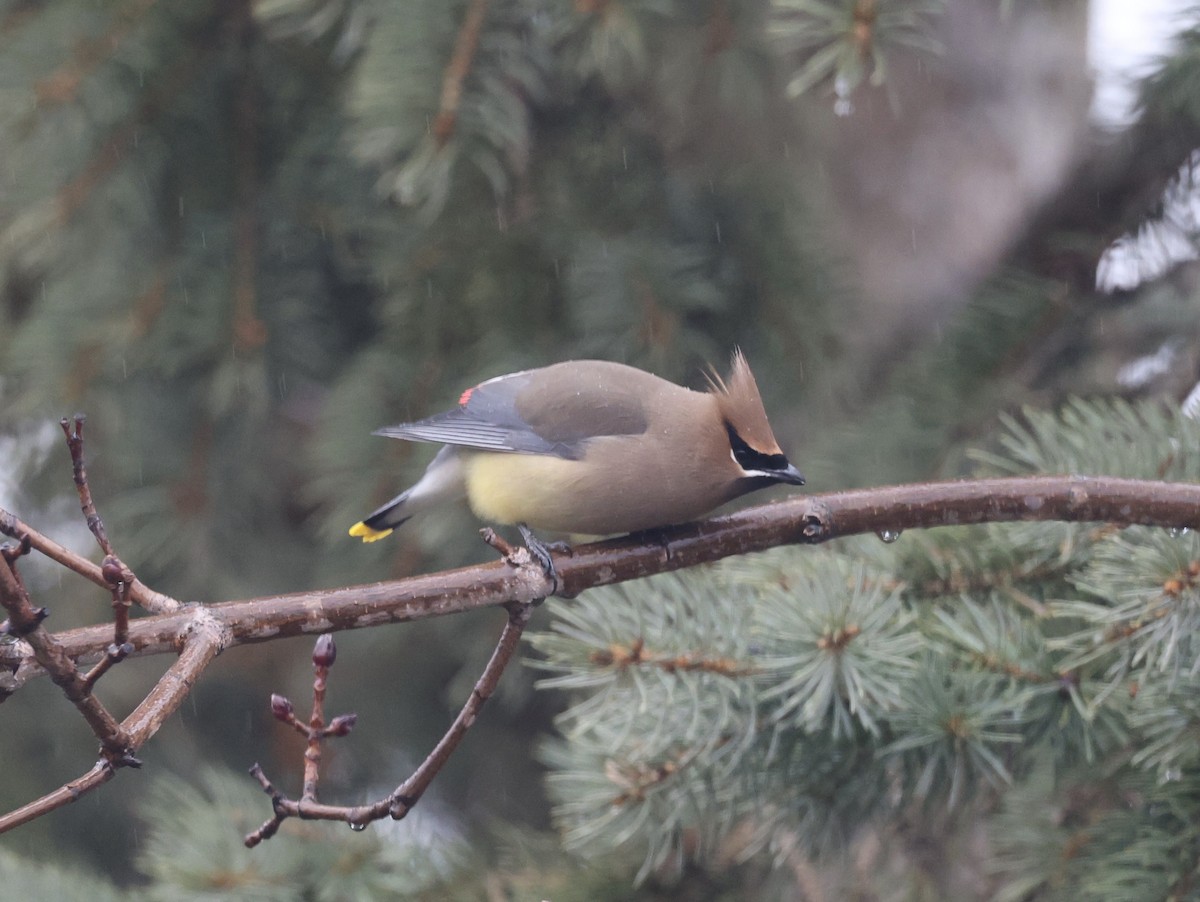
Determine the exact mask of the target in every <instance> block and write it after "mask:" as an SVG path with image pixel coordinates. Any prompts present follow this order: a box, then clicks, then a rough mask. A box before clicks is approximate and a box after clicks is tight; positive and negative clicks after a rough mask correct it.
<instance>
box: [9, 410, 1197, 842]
mask: <svg viewBox="0 0 1200 902" xmlns="http://www.w3.org/2000/svg"><path fill="white" fill-rule="evenodd" d="M68 438H70V434H69V433H68ZM79 469H80V470H81V468H79ZM83 481H84V483H86V479H84V480H83ZM80 497H81V502H83V507H84V511H85V514H88V515H89V520H90V519H91V517H90V514H89V513H88V504H87V503H86V501H85V497H84V493H83V492H82V491H81V496H80ZM89 497H90V495H89ZM93 507H94V505H93ZM1016 520H1065V521H1078V522H1084V521H1091V522H1097V521H1098V522H1107V523H1112V524H1115V525H1117V526H1125V525H1131V524H1140V525H1145V526H1158V527H1164V528H1180V527H1189V528H1193V529H1200V484H1193V483H1178V484H1175V483H1165V482H1158V481H1145V480H1132V479H1113V478H1107V477H1082V476H1039V477H1029V478H1009V479H983V480H975V481H959V482H941V483H924V484H918V485H905V486H892V487H885V488H878V489H860V490H857V491H853V492H841V493H834V494H829V495H817V496H810V497H796V498H792V499H789V500H787V501H782V502H778V503H775V504H767V505H762V506H759V507H753V508H747V509H745V510H742V511H739V512H737V513H734V514H729V515H727V516H723V517H716V518H713V519H711V520H706V521H703V522H699V523H692V524H684V525H681V526H675V527H670V528H667V529H662V530H656V531H653V532H650V533H644V534H640V535H634V536H626V537H624V538H620V539H613V540H609V541H606V542H599V543H595V544H591V545H585V546H582V547H579V548H576V549H574V551H573V552H572V553H571V554H569V555H565V556H561V557H559V558H558V560H557V561H556V566H557V571H558V584H559V593H558V594H560V595H563V596H565V597H573V596H575V595H577V594H578V593H580V592H582V591H583V590H585V589H588V588H591V587H594V586H601V585H609V584H612V583H617V582H624V581H627V580H632V579H638V578H641V577H644V576H649V575H652V574H655V573H665V572H668V571H672V570H679V569H683V568H685V567H692V566H695V565H697V564H701V563H705V562H709V561H715V560H719V559H721V558H724V557H729V556H731V555H736V554H745V553H748V552H752V551H762V550H766V549H768V548H773V547H776V546H780V545H788V544H806V545H816V544H820V543H822V542H826V541H829V540H830V539H835V538H841V537H845V536H851V535H857V534H862V533H870V532H875V533H878V534H880V535H881V536H885V537H887V538H889V539H890V538H891V537H893V536H895V535H898V534H899V533H900V532H901V531H902V530H906V529H917V528H928V527H933V526H953V525H966V524H973V523H986V522H1008V521H1016ZM0 531H2V532H5V533H7V534H9V535H12V536H14V537H16V538H18V540H19V541H20V545H19V546H17V547H15V548H14V547H12V546H9V547H7V548H6V549H5V553H4V554H3V555H2V556H0V602H2V603H3V605H4V607H5V608H6V609H7V611H8V614H9V621H8V626H9V629H10V631H12V632H13V633H15V634H16V635H17V637H18V641H17V642H12V643H5V644H3V645H0V676H4V677H5V683H4V685H3V686H0V688H2V689H3V691H4V693H6V694H11V692H13V691H15V689H16V688H19V687H20V685H22V684H23V682H24V681H25V680H26V679H28V678H29V677H31V676H33V675H36V674H38V673H49V674H50V675H51V676H52V678H53V679H54V681H55V682H56V683H58V684H59V685H60V686H62V687H63V688H64V690H65V692H66V694H67V695H68V697H69V698H71V699H72V700H73V701H75V702H76V704H77V706H78V707H79V708H80V710H81V712H82V713H84V716H85V717H86V718H87V719H88V722H89V723H90V724H92V726H93V729H94V730H95V731H96V732H97V735H98V736H100V737H101V741H102V744H103V748H104V757H103V758H102V759H101V760H100V761H99V762H98V763H97V764H96V765H95V766H94V767H93V768H92V769H91V770H89V771H88V772H87V773H86V774H84V775H83V776H82V777H81V778H80V779H78V780H76V781H73V782H72V783H69V784H67V785H65V786H63V787H60V788H59V789H57V790H55V791H53V792H51V793H49V794H48V795H46V796H44V797H43V798H41V799H39V800H37V801H36V802H33V803H31V804H29V805H26V806H24V807H23V808H21V809H18V810H17V811H14V812H11V813H10V814H8V815H6V816H3V817H0V832H3V831H5V830H8V829H11V828H12V827H15V826H18V825H20V824H22V823H25V822H27V821H29V820H31V819H33V818H35V817H38V816H40V815H41V814H45V813H47V812H49V811H52V810H54V809H56V808H58V807H61V806H63V805H65V804H67V803H69V802H71V801H74V800H75V799H76V798H78V797H79V795H80V794H82V793H84V792H86V791H88V790H90V789H94V788H95V787H97V786H99V785H101V784H102V783H104V782H106V781H107V780H109V779H111V777H112V776H113V773H114V772H115V767H117V766H121V765H123V764H133V763H135V762H136V759H135V758H133V754H134V752H136V751H137V749H138V748H139V747H140V746H141V745H142V744H143V743H144V742H145V741H146V740H147V739H149V738H150V736H152V735H153V734H154V733H155V732H156V731H157V730H158V728H159V727H160V726H161V725H162V723H163V722H164V721H165V719H166V718H167V717H168V716H169V715H170V714H171V713H172V712H174V711H175V709H176V708H177V707H178V706H179V704H180V703H181V702H182V701H183V699H184V698H186V697H187V695H188V693H189V692H190V691H191V688H192V686H193V684H194V683H195V681H196V680H197V679H198V678H199V676H200V674H201V673H203V671H204V669H205V668H206V667H207V666H208V664H209V663H210V662H211V661H212V659H213V658H214V657H215V656H216V655H217V654H218V653H219V652H220V651H221V650H222V649H224V648H226V647H229V646H230V645H241V644H249V643H255V642H264V641H268V640H271V639H275V638H282V637H285V636H293V635H299V634H306V633H324V632H329V631H334V630H342V629H357V628H362V627H368V626H376V625H380V624H384V623H399V622H405V621H410V620H417V619H422V618H425V617H433V616H439V615H443V614H452V613H459V612H463V611H468V610H472V609H475V608H480V607H486V606H492V605H504V606H506V607H507V608H508V610H509V614H510V619H509V623H508V625H507V626H506V628H505V631H504V633H503V634H502V636H501V638H500V641H499V643H498V645H497V648H496V651H495V652H494V654H493V656H492V660H491V661H490V662H489V663H488V666H487V668H486V669H485V671H484V674H483V676H482V677H481V678H480V681H479V683H477V685H476V690H475V691H474V692H473V693H472V695H471V697H470V698H469V699H468V701H467V703H466V704H465V705H464V706H463V709H462V711H461V712H460V714H459V716H458V718H457V719H456V720H455V722H454V724H453V725H452V726H451V727H450V729H449V731H448V732H447V733H446V735H445V736H444V737H443V739H442V741H441V742H439V743H438V745H437V746H436V747H435V749H434V750H433V752H432V753H431V754H430V756H429V758H428V759H427V760H426V761H425V762H424V763H423V764H422V765H421V767H420V768H418V770H417V772H416V773H414V774H413V776H412V777H410V778H409V779H408V780H407V781H405V782H404V783H403V784H401V785H400V786H399V787H397V789H396V790H395V791H394V792H393V793H391V794H389V795H388V796H387V797H386V798H384V799H381V800H380V801H378V802H376V803H374V804H373V805H367V806H357V807H355V808H350V809H347V808H343V807H339V806H326V805H323V804H322V803H319V802H317V801H316V798H315V794H316V793H315V786H316V784H315V779H312V780H311V781H309V783H310V787H306V792H307V788H311V789H312V792H311V793H307V794H306V796H305V798H303V799H301V800H300V801H299V802H292V801H289V800H286V799H284V798H283V797H282V796H280V795H278V793H276V792H275V791H274V790H273V788H272V787H271V786H270V783H269V782H268V781H266V778H265V776H264V777H262V778H261V779H260V782H261V783H262V785H263V786H264V788H265V789H267V790H268V791H269V792H270V793H271V794H272V799H273V800H274V803H275V810H276V815H277V817H278V816H280V814H281V812H282V816H293V815H294V816H301V817H308V818H312V817H316V818H333V819H338V820H346V821H349V822H350V823H351V824H353V825H360V824H364V823H366V822H367V821H368V820H371V819H373V818H376V817H384V816H391V817H396V818H399V817H403V816H404V814H405V813H407V811H408V810H409V809H410V808H411V807H412V805H413V804H415V802H416V801H417V799H419V798H420V796H421V794H422V793H423V792H424V791H425V789H426V787H427V786H428V785H429V782H430V781H431V780H432V779H433V777H434V775H435V774H436V773H437V772H438V770H439V769H440V768H441V766H442V765H443V764H444V763H445V761H446V759H447V758H448V757H449V756H450V754H451V753H452V752H453V750H454V748H455V747H456V746H457V744H458V743H459V741H460V740H461V739H462V737H463V734H464V733H465V732H466V729H467V728H468V727H469V726H470V725H471V723H472V722H473V721H474V719H475V716H476V715H477V713H478V710H479V708H480V707H481V706H482V704H483V702H484V701H485V700H486V698H487V697H488V696H489V695H490V693H491V691H492V689H493V688H494V686H495V681H496V680H497V679H498V678H499V676H500V673H501V672H502V670H503V669H504V666H505V665H506V664H507V663H508V661H509V660H510V659H511V657H512V655H513V653H514V652H515V649H516V646H517V644H518V642H519V639H520V635H521V632H522V631H523V629H524V626H525V623H526V622H527V620H528V616H529V609H530V605H531V604H532V603H533V602H534V601H536V600H537V599H540V598H543V597H545V596H546V595H547V594H548V593H549V592H550V591H551V589H552V588H553V586H552V584H551V581H550V579H549V578H548V577H547V575H546V573H545V572H544V571H543V569H542V567H541V566H540V565H539V564H538V563H536V562H535V561H534V560H533V559H532V557H531V556H530V554H529V553H528V551H526V550H525V549H523V548H518V549H516V550H515V551H511V553H508V554H506V555H505V559H504V560H503V561H501V562H495V563H490V564H483V565H478V566H474V567H464V568H461V569H458V570H451V571H447V572H444V573H435V574H428V575H423V576H416V577H411V578H409V579H404V580H397V581H393V582H385V583H375V584H372V585H364V586H350V587H347V588H342V589H333V590H328V591H321V592H303V593H297V594H292V595H280V596H273V597H265V598H253V599H248V600H245V601H235V602H228V603H225V604H217V605H201V604H192V605H180V604H179V602H177V601H174V600H173V599H169V598H167V596H162V595H159V594H158V593H153V592H151V591H150V590H148V589H146V588H145V587H144V586H142V585H141V584H140V583H138V582H137V581H136V579H135V578H133V576H132V574H131V573H128V570H127V568H125V567H124V565H120V562H119V561H116V564H115V565H114V564H113V561H115V560H116V559H115V555H106V562H107V563H108V564H110V566H109V567H107V568H105V567H99V568H97V567H95V565H94V564H90V563H88V562H87V561H85V560H83V559H82V558H79V557H78V556H77V555H74V554H72V553H71V552H68V551H66V549H64V548H62V546H60V545H58V544H57V543H54V542H52V541H50V540H49V539H47V538H45V537H44V536H42V535H40V534H39V533H37V532H36V531H35V530H32V529H29V528H28V527H26V526H25V524H23V523H21V521H19V520H17V518H16V517H13V516H12V515H11V514H9V513H7V512H6V511H3V510H0ZM98 538H99V535H98ZM101 544H102V546H103V541H102V542H101ZM493 544H496V545H497V547H500V545H501V544H502V543H495V542H493ZM32 550H37V551H40V552H42V553H45V554H47V556H49V557H51V558H52V559H54V560H58V561H59V562H60V563H62V564H63V565H64V566H66V567H68V568H69V569H71V570H73V571H75V572H77V573H80V574H81V575H83V576H85V577H86V578H88V579H90V580H92V581H93V582H96V583H98V584H99V585H102V586H104V587H106V588H107V589H109V590H113V589H114V587H115V586H116V585H117V584H118V583H120V584H122V585H125V586H127V589H126V591H127V592H128V597H130V598H135V599H139V597H144V598H147V599H151V600H153V602H154V606H156V607H158V608H159V609H160V610H162V611H163V613H159V614H154V615H151V616H147V617H143V618H140V619H137V620H134V621H132V622H130V623H129V624H128V635H127V637H126V639H127V644H128V646H129V647H130V653H131V654H156V653H161V652H165V651H171V652H178V653H179V654H180V657H179V659H178V660H177V661H176V662H175V663H174V664H173V665H172V666H171V668H169V669H168V670H167V672H166V673H165V674H164V675H163V677H162V678H161V679H160V680H159V682H158V683H157V684H156V685H155V687H154V689H152V690H151V692H150V694H149V695H148V696H147V697H146V699H145V700H144V701H143V702H142V704H140V705H139V706H138V708H137V709H136V710H135V711H134V712H133V713H132V714H131V715H129V717H127V718H126V719H125V720H124V721H122V722H121V723H120V724H116V723H115V721H114V720H113V718H112V717H111V715H108V714H107V712H106V711H105V710H104V708H103V706H101V705H100V703H99V702H98V701H97V700H96V699H95V697H94V696H93V695H92V692H91V688H92V687H91V684H90V682H89V681H88V680H87V679H85V678H84V677H81V676H80V675H79V673H78V666H79V665H80V664H82V663H86V662H90V661H95V660H99V659H100V658H102V657H103V656H104V655H105V653H106V650H107V649H108V648H109V646H110V642H109V639H110V637H111V635H112V634H111V632H110V630H111V628H110V627H105V626H93V627H86V628H83V629H76V630H68V631H64V632H62V633H57V634H53V635H51V634H49V633H46V632H45V630H44V628H43V627H42V625H41V623H40V620H41V615H40V614H39V613H38V609H36V608H34V607H33V606H32V604H31V602H30V601H29V599H28V595H27V593H26V592H25V590H24V587H23V586H22V585H21V583H20V580H19V577H18V576H17V575H16V570H15V562H16V559H17V558H18V557H20V556H21V554H23V553H26V552H28V551H32ZM107 550H108V549H106V551H107ZM117 565H119V570H115V569H114V567H115V566H117ZM106 569H107V571H108V572H105V571H106ZM5 671H8V673H5ZM3 697H5V696H4V695H0V700H2V698H3ZM314 766H315V762H314ZM310 776H312V777H314V778H315V773H314V774H312V775H310ZM293 808H294V810H293ZM270 824H271V822H268V825H264V830H263V831H260V834H259V835H258V838H259V839H260V840H261V839H262V838H265V836H266V835H269V833H268V832H266V828H267V827H268V826H269V825H270ZM275 826H278V824H277V823H276V824H275ZM253 836H254V834H252V836H251V838H253Z"/></svg>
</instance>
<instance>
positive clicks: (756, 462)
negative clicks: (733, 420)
mask: <svg viewBox="0 0 1200 902" xmlns="http://www.w3.org/2000/svg"><path fill="white" fill-rule="evenodd" d="M725 431H726V432H727V433H729V448H730V450H731V451H732V452H733V459H734V460H735V461H737V465H738V466H739V467H741V468H742V469H743V470H747V471H757V472H759V473H762V472H764V471H765V472H770V471H771V470H786V469H787V466H788V459H787V457H785V456H784V455H782V454H764V453H763V452H761V451H756V450H754V449H753V448H751V447H750V446H749V445H747V444H746V442H745V440H744V439H743V438H742V437H741V436H740V435H738V434H737V430H736V429H734V428H733V426H731V425H730V424H729V423H726V424H725Z"/></svg>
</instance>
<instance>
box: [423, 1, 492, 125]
mask: <svg viewBox="0 0 1200 902" xmlns="http://www.w3.org/2000/svg"><path fill="white" fill-rule="evenodd" d="M487 7H488V0H471V5H470V6H469V7H468V8H467V14H466V16H465V18H464V19H463V23H462V27H461V28H459V30H458V37H457V38H456V39H455V41H454V52H453V53H452V54H451V56H450V62H449V64H448V65H447V66H446V72H445V75H443V77H442V96H441V102H440V104H439V106H438V112H437V116H436V117H435V118H434V120H433V126H432V131H433V138H434V140H435V141H436V142H437V146H438V148H439V149H440V148H443V147H445V146H446V144H447V143H448V142H449V141H450V137H451V136H452V135H453V134H454V128H455V126H456V125H457V123H458V107H459V104H460V103H462V92H463V82H464V81H466V78H467V74H468V73H469V72H470V71H471V63H472V62H473V61H474V59H475V51H476V49H477V48H478V47H479V34H480V32H481V31H482V30H483V18H484V16H485V15H486V14H487Z"/></svg>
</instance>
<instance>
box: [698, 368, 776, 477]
mask: <svg viewBox="0 0 1200 902" xmlns="http://www.w3.org/2000/svg"><path fill="white" fill-rule="evenodd" d="M707 376H708V385H709V393H710V394H712V395H713V396H714V397H715V398H716V399H717V407H718V409H719V410H720V411H721V416H722V417H723V418H724V419H725V422H726V424H728V426H729V427H730V428H732V429H733V430H734V431H735V432H736V433H737V434H738V436H739V437H740V438H741V439H742V441H744V442H745V443H746V444H748V445H749V446H750V447H751V448H753V449H754V450H755V451H759V452H761V453H763V454H779V453H780V450H779V443H778V442H776V441H775V434H774V433H773V432H772V431H771V424H770V423H768V422H767V412H766V410H765V409H764V408H763V402H762V396H761V395H760V394H759V393H758V383H757V382H755V381H754V373H752V372H750V364H748V363H747V362H746V355H744V354H743V353H742V352H741V349H740V348H739V349H736V350H734V352H733V359H732V361H731V362H730V364H729V376H728V377H727V378H725V379H722V378H721V375H720V374H719V373H718V372H717V371H716V368H715V367H709V372H708V373H707Z"/></svg>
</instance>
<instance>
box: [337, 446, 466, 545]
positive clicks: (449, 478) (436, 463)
mask: <svg viewBox="0 0 1200 902" xmlns="http://www.w3.org/2000/svg"><path fill="white" fill-rule="evenodd" d="M463 475H464V474H463V463H462V458H461V457H460V456H459V454H458V452H457V450H456V449H455V448H453V447H451V446H450V445H446V446H445V447H444V448H442V450H441V451H439V452H438V453H437V455H436V456H435V457H434V458H433V460H432V461H430V464H429V466H428V467H427V468H426V470H425V475H424V476H422V477H421V478H420V479H419V480H418V481H417V483H416V485H414V486H412V487H411V488H409V489H408V490H407V491H404V492H401V493H400V494H399V495H397V496H396V497H395V498H393V499H392V500H391V501H389V502H388V503H387V504H385V505H384V506H383V507H381V508H379V510H377V511H375V513H373V514H371V516H369V517H366V518H365V519H363V520H360V521H359V522H358V523H355V524H354V525H353V526H351V527H350V535H352V536H355V537H356V538H360V539H362V540H363V541H364V542H378V541H379V540H380V539H383V538H386V537H387V536H389V535H391V534H392V530H393V529H395V528H396V527H397V526H399V525H400V524H402V523H403V522H404V521H405V520H407V519H409V518H410V517H412V516H413V515H414V514H417V513H420V512H421V511H423V510H425V509H426V508H429V507H434V506H436V505H438V504H442V503H444V502H447V501H454V500H457V499H460V498H463V497H465V496H466V485H465V484H464V482H463Z"/></svg>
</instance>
